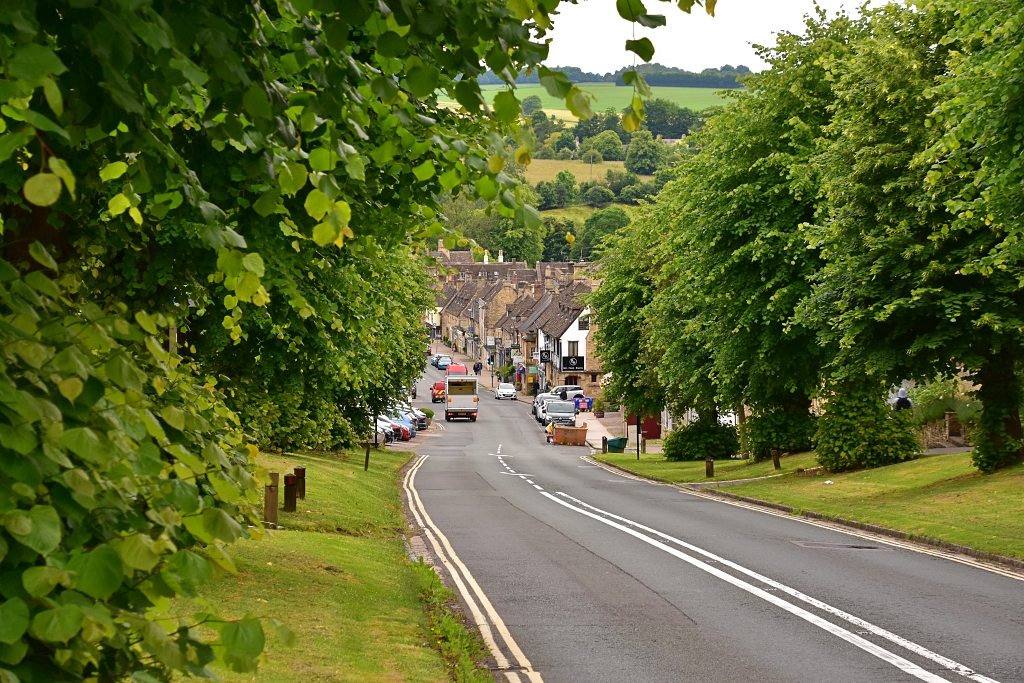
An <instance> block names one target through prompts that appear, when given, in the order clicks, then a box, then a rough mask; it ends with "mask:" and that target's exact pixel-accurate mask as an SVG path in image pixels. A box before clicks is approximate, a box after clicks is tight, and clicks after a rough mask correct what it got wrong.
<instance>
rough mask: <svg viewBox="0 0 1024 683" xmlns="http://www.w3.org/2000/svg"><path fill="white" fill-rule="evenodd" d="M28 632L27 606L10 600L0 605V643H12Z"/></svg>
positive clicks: (19, 599)
mask: <svg viewBox="0 0 1024 683" xmlns="http://www.w3.org/2000/svg"><path fill="white" fill-rule="evenodd" d="M27 630H28V605H26V604H25V603H24V601H22V599H21V598H11V599H10V600H8V601H7V602H5V603H3V604H2V605H0V643H7V644H8V645H10V644H12V643H14V642H15V641H17V640H18V638H21V636H23V635H24V634H25V631H27Z"/></svg>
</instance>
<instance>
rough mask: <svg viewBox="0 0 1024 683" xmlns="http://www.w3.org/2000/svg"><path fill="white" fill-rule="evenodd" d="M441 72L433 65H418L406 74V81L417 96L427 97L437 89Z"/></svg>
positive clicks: (410, 90)
mask: <svg viewBox="0 0 1024 683" xmlns="http://www.w3.org/2000/svg"><path fill="white" fill-rule="evenodd" d="M440 75H441V72H440V71H438V70H437V69H436V68H435V67H432V66H416V67H413V68H411V69H409V71H408V72H407V73H406V74H405V82H406V85H407V86H408V88H409V92H411V93H412V94H413V95H415V96H416V97H421V98H422V97H427V96H428V95H430V94H431V93H433V92H434V91H435V90H437V84H438V82H439V79H440Z"/></svg>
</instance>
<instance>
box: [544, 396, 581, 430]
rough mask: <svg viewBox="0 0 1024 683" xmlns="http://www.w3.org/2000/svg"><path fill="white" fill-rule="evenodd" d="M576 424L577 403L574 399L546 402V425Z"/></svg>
mask: <svg viewBox="0 0 1024 683" xmlns="http://www.w3.org/2000/svg"><path fill="white" fill-rule="evenodd" d="M552 422H554V423H555V424H556V425H566V426H570V427H575V426H576V404H575V403H573V402H572V401H548V402H547V403H545V404H544V425H545V426H546V425H549V424H551V423H552Z"/></svg>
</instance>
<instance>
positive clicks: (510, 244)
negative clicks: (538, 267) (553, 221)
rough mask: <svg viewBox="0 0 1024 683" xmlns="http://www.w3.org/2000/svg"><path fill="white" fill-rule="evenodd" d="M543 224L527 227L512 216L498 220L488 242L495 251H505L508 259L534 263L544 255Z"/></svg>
mask: <svg viewBox="0 0 1024 683" xmlns="http://www.w3.org/2000/svg"><path fill="white" fill-rule="evenodd" d="M544 235H545V230H544V224H543V223H541V224H540V225H539V226H537V227H527V226H525V225H523V224H521V223H519V222H517V221H515V220H514V219H512V218H501V219H499V220H498V222H497V225H496V226H495V229H494V231H493V232H492V234H491V239H490V242H491V244H492V245H493V249H494V250H495V251H497V250H502V251H504V252H505V258H506V259H508V260H511V259H516V260H517V261H522V262H523V263H528V264H530V265H534V264H536V263H537V261H540V260H541V258H542V257H543V255H544Z"/></svg>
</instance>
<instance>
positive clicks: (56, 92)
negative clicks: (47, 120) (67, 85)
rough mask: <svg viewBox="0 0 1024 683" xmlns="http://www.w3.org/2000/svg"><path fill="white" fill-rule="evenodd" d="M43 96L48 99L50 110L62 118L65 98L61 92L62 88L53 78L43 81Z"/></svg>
mask: <svg viewBox="0 0 1024 683" xmlns="http://www.w3.org/2000/svg"><path fill="white" fill-rule="evenodd" d="M43 96H44V97H45V98H46V103H47V104H48V105H50V110H51V111H53V113H54V114H56V115H57V116H60V115H61V114H63V113H64V96H63V95H62V94H61V92H60V87H59V86H58V85H57V83H56V82H54V80H53V79H52V78H44V79H43Z"/></svg>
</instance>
